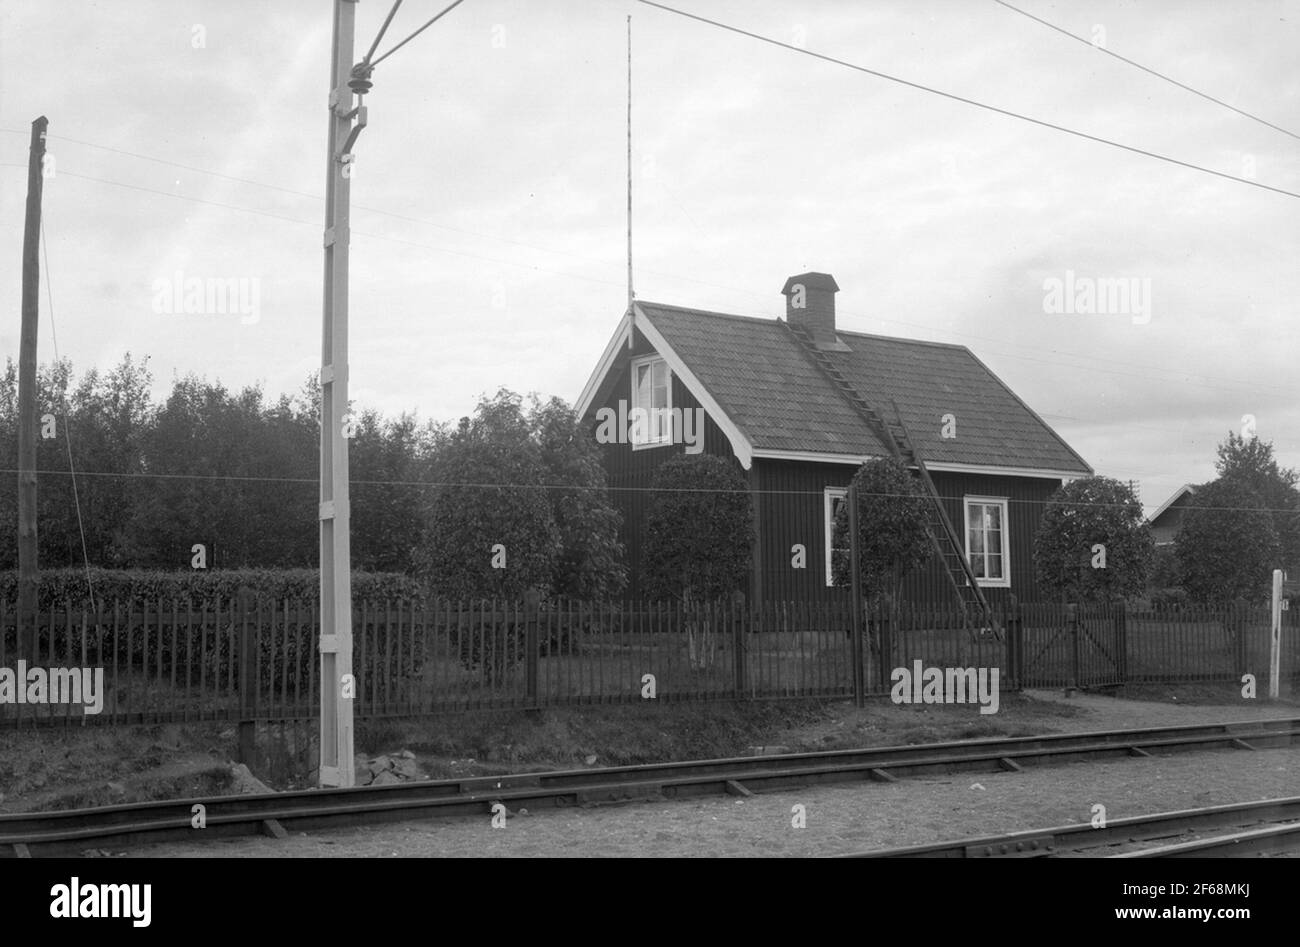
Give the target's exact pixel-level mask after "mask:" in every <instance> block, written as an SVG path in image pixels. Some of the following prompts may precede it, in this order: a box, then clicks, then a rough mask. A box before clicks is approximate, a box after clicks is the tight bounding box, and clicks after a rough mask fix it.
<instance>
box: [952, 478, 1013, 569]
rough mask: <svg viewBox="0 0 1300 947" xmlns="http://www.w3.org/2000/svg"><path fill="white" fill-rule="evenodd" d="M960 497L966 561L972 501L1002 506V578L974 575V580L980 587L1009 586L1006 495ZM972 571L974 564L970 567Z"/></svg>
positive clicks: (1009, 524)
mask: <svg viewBox="0 0 1300 947" xmlns="http://www.w3.org/2000/svg"><path fill="white" fill-rule="evenodd" d="M961 499H962V517H961V518H962V524H961V525H962V545H963V546H964V547H965V548H966V561H967V562H970V561H971V558H970V507H971V504H972V503H983V504H985V505H988V506H993V505H997V506H1000V507H1002V578H1000V579H988V578H980V577H978V576H976V578H975V582H976V584H978V585H979V587H980V588H982V589H984V588H989V589H1009V588H1011V521H1010V520H1009V519H1008V518H1007V517H1008V513H1009V511H1008V509H1007V507H1008V503H1007V500H1008V497H982V496H964V497H962V498H961ZM971 569H972V571H974V566H972V567H971Z"/></svg>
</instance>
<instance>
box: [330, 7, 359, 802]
mask: <svg viewBox="0 0 1300 947" xmlns="http://www.w3.org/2000/svg"><path fill="white" fill-rule="evenodd" d="M356 2H357V0H334V44H333V52H332V58H331V61H330V94H329V110H330V119H329V123H330V124H329V167H328V171H327V177H326V186H325V300H324V315H323V319H322V336H321V369H320V384H321V402H320V406H321V415H320V421H321V427H320V511H319V515H320V583H321V585H320V588H321V597H320V603H321V625H320V671H321V675H320V680H321V690H320V711H321V716H320V775H319V783H320V785H321V786H352V785H354V784H355V782H356V774H355V772H354V771H353V765H354V764H353V752H352V701H353V698H354V696H355V694H356V688H357V684H356V681H355V678H354V677H353V675H352V571H351V559H352V550H351V541H350V537H349V531H350V523H351V515H350V503H349V499H348V441H347V438H346V437H344V431H343V425H344V415H345V414H346V413H347V410H348V242H349V238H350V228H349V217H350V214H349V201H350V199H351V185H350V182H349V178H350V177H351V171H352V168H351V155H350V153H349V152H350V150H351V148H352V144H353V142H355V141H356V137H357V135H358V134H359V133H360V132H361V129H362V128H364V127H365V123H366V115H365V109H364V108H363V107H357V108H354V107H353V105H352V91H353V89H352V87H351V86H350V85H349V78H351V76H352V44H353V39H354V36H355V29H356V12H357V8H356ZM368 87H369V86H368V83H363V84H362V85H361V86H359V87H358V88H359V89H360V90H362V91H364V89H365V88H368ZM354 119H355V120H356V124H355V125H354V124H353V120H354Z"/></svg>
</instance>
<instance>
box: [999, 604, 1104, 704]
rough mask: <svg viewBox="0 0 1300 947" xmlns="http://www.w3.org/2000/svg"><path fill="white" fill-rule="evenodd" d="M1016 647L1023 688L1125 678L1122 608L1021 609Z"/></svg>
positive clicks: (1082, 684) (1097, 683)
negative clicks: (1017, 646)
mask: <svg viewBox="0 0 1300 947" xmlns="http://www.w3.org/2000/svg"><path fill="white" fill-rule="evenodd" d="M1017 644H1018V645H1019V648H1018V650H1019V654H1020V660H1019V679H1020V686H1022V687H1101V686H1105V685H1110V684H1122V683H1123V682H1124V681H1125V679H1126V677H1127V674H1128V656H1127V654H1128V649H1127V623H1126V620H1125V614H1124V609H1123V607H1122V606H1120V607H1115V608H1110V607H1105V606H1102V607H1088V608H1081V607H1079V606H1075V605H1026V606H1023V607H1022V611H1021V625H1020V630H1019V641H1018V642H1017Z"/></svg>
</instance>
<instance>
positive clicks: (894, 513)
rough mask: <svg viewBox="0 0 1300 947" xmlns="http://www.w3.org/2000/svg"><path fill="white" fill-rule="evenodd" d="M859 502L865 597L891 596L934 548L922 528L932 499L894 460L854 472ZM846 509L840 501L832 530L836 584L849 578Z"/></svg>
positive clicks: (870, 463) (880, 460) (878, 461)
mask: <svg viewBox="0 0 1300 947" xmlns="http://www.w3.org/2000/svg"><path fill="white" fill-rule="evenodd" d="M851 485H852V488H853V492H854V493H855V494H856V495H857V501H858V571H859V573H860V576H861V582H862V594H863V596H864V597H865V598H868V599H877V598H882V599H893V598H896V597H897V596H898V592H899V587H900V586H901V584H902V581H903V579H904V578H905V577H906V576H907V574H908V573H909V572H911V571H912V570H913V569H916V568H919V567H920V566H922V565H924V564H925V563H926V562H927V561H928V560H929V558H930V555H931V553H932V552H933V548H934V547H933V542H932V540H931V539H930V533H929V530H928V529H927V528H926V525H925V523H926V516H927V512H928V510H927V507H928V505H929V504H930V503H931V502H932V501H931V500H930V499H929V497H927V496H926V494H925V491H924V489H923V488H922V486H921V484H920V482H919V481H918V480H917V478H916V477H914V476H913V475H912V474H911V473H910V472H909V471H908V470H907V468H906V467H904V466H903V465H902V464H900V463H899V462H898V461H896V460H894V459H892V458H887V457H882V458H878V459H876V460H869V461H867V462H866V463H865V464H863V465H862V466H861V467H859V468H858V470H857V472H856V473H854V475H853V480H852V481H851ZM849 548H850V540H849V507H848V503H847V502H846V503H844V504H843V505H841V507H840V508H839V510H838V511H837V512H836V514H835V525H834V528H833V530H832V532H831V549H832V550H833V551H832V553H831V578H832V580H833V581H834V583H835V584H836V585H838V586H849V585H851V584H852V582H853V573H852V562H851V556H850V553H849Z"/></svg>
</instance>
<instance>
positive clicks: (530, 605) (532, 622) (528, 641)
mask: <svg viewBox="0 0 1300 947" xmlns="http://www.w3.org/2000/svg"><path fill="white" fill-rule="evenodd" d="M541 602H542V595H541V593H540V592H539V591H537V589H529V590H528V591H527V592H525V593H524V663H525V667H526V668H527V674H528V705H529V706H530V707H535V706H536V705H537V672H538V665H539V663H540V661H541V642H540V641H539V640H538V639H539V635H538V633H537V624H538V620H539V619H538V611H539V607H540V605H541Z"/></svg>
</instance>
